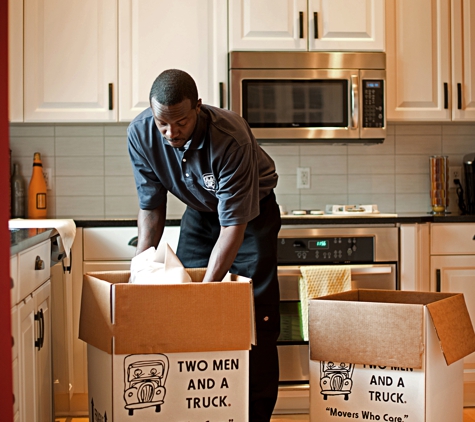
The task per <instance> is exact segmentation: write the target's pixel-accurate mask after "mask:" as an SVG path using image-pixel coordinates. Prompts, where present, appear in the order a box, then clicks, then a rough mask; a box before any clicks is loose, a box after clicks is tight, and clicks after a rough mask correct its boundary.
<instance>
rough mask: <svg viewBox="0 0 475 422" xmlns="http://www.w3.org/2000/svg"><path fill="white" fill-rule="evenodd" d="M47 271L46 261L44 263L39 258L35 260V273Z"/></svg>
mask: <svg viewBox="0 0 475 422" xmlns="http://www.w3.org/2000/svg"><path fill="white" fill-rule="evenodd" d="M44 269H45V261H43V260H42V259H41V258H40V257H39V256H37V257H36V259H35V271H39V270H44Z"/></svg>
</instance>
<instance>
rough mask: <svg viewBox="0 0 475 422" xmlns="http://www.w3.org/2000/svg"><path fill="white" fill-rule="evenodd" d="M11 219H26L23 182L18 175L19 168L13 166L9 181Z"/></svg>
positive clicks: (16, 165) (15, 165)
mask: <svg viewBox="0 0 475 422" xmlns="http://www.w3.org/2000/svg"><path fill="white" fill-rule="evenodd" d="M11 195H12V200H11V217H12V218H25V217H26V207H25V200H26V190H25V182H24V180H23V177H22V176H21V174H20V166H19V165H18V164H17V163H15V164H13V175H12V180H11Z"/></svg>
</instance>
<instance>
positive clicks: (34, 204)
mask: <svg viewBox="0 0 475 422" xmlns="http://www.w3.org/2000/svg"><path fill="white" fill-rule="evenodd" d="M46 214H47V206H46V181H45V177H44V175H43V164H42V162H41V154H40V153H39V152H35V154H34V157H33V174H32V175H31V180H30V186H29V188H28V218H46Z"/></svg>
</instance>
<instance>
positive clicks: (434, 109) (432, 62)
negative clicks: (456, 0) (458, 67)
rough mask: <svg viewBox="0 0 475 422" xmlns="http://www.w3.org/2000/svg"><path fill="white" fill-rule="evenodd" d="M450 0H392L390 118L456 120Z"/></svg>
mask: <svg viewBox="0 0 475 422" xmlns="http://www.w3.org/2000/svg"><path fill="white" fill-rule="evenodd" d="M449 28H450V0H417V1H405V0H386V53H387V54H386V61H387V65H386V75H387V76H386V79H387V92H388V99H387V118H388V120H406V121H409V120H416V121H430V120H438V121H443V120H450V118H451V117H450V115H451V112H450V107H451V104H450V103H451V101H450V93H449V92H450V89H451V80H450V29H449Z"/></svg>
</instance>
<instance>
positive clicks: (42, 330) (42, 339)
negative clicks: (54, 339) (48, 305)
mask: <svg viewBox="0 0 475 422" xmlns="http://www.w3.org/2000/svg"><path fill="white" fill-rule="evenodd" d="M40 317H41V320H40V323H41V338H40V343H41V348H43V344H44V342H45V315H44V313H43V309H40Z"/></svg>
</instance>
